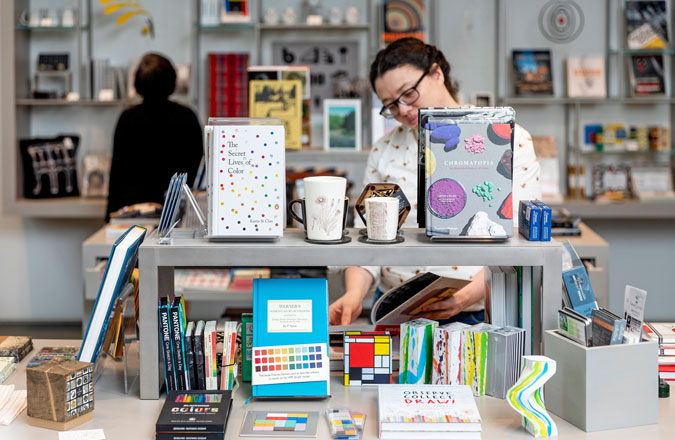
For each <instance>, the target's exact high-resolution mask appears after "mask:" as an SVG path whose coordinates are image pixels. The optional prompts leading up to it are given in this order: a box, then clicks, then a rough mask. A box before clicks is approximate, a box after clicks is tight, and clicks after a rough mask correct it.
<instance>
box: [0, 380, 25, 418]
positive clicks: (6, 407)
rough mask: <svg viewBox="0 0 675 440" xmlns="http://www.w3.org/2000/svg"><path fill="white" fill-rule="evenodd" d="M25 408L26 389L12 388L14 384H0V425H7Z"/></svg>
mask: <svg viewBox="0 0 675 440" xmlns="http://www.w3.org/2000/svg"><path fill="white" fill-rule="evenodd" d="M24 409H26V390H16V391H15V390H14V385H0V425H9V424H10V423H12V420H14V419H15V418H16V416H18V415H19V414H20V413H21V411H23V410H24Z"/></svg>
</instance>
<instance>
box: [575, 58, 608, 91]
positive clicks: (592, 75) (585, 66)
mask: <svg viewBox="0 0 675 440" xmlns="http://www.w3.org/2000/svg"><path fill="white" fill-rule="evenodd" d="M567 96H569V97H570V98H605V97H606V96H607V83H606V79H605V59H604V58H603V57H569V58H567Z"/></svg>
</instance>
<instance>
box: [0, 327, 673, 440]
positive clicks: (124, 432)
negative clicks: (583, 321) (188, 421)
mask: <svg viewBox="0 0 675 440" xmlns="http://www.w3.org/2000/svg"><path fill="white" fill-rule="evenodd" d="M33 342H34V345H35V349H34V350H33V351H32V352H31V353H29V355H28V356H27V357H26V358H25V359H24V360H22V361H21V363H20V364H19V365H18V366H17V370H16V371H15V372H14V373H13V374H12V375H11V376H10V378H9V380H8V381H7V382H6V383H8V384H14V385H15V386H16V387H17V389H25V388H26V374H25V368H26V363H27V362H28V359H30V358H31V357H32V356H34V355H35V354H36V353H37V351H38V350H39V349H40V348H41V347H44V346H64V345H74V346H79V345H80V342H81V341H78V340H46V339H43V340H34V341H33ZM134 345H136V346H137V344H132V350H130V356H131V358H130V359H131V360H130V365H131V369H132V371H136V372H137V371H138V358H137V356H138V351H137V347H134ZM121 372H122V363H121V362H115V361H112V360H111V359H107V360H105V371H104V373H103V375H102V376H101V378H100V379H99V381H98V382H96V385H95V409H94V417H93V420H91V421H89V422H86V423H84V424H82V425H80V426H78V427H77V428H75V429H76V430H84V429H103V431H104V433H105V436H106V439H108V440H117V439H122V440H130V439H134V440H136V439H148V440H150V439H154V434H155V422H156V420H157V417H158V416H159V412H160V410H161V408H162V405H163V403H164V398H163V397H162V398H160V400H141V399H139V387H138V385H139V382H138V380H136V381H135V383H134V385H133V386H132V387H131V391H130V393H129V394H124V387H123V382H122V374H121ZM250 391H251V387H250V385H249V384H244V385H243V386H242V387H241V388H240V389H239V390H238V391H237V393H236V394H235V401H234V403H233V406H232V413H231V414H230V419H229V422H228V426H227V428H228V429H227V433H226V435H225V438H226V439H239V438H240V437H239V430H240V428H241V423H242V421H243V417H244V414H245V412H246V411H247V410H251V411H253V410H255V411H265V410H281V411H293V410H307V411H319V412H320V413H322V415H321V418H322V419H323V420H320V421H319V431H318V435H317V438H319V439H330V435H329V431H328V425H327V423H326V421H325V417H324V416H323V411H324V409H326V408H340V407H348V408H351V409H353V410H356V411H361V412H363V413H365V414H367V417H366V425H365V431H364V436H363V438H364V440H367V439H377V436H378V433H377V389H376V388H371V387H363V388H346V387H344V385H342V375H341V374H340V373H333V376H332V382H331V394H332V398H331V399H327V400H323V401H303V402H289V401H276V402H265V401H254V400H251V401H250V402H248V404H246V400H247V399H248V397H249V396H250ZM476 403H477V405H478V409H479V411H480V414H481V417H482V429H483V433H482V438H483V439H531V438H532V436H531V435H530V434H529V433H528V432H526V431H525V430H524V429H523V428H521V426H520V418H519V417H518V415H517V413H516V412H515V411H513V410H512V409H511V408H510V407H509V406H508V404H507V403H506V401H504V400H500V399H495V398H493V397H488V396H484V397H479V398H477V399H476ZM626 404H627V405H629V404H630V396H627V397H626ZM553 418H554V420H555V421H556V423H557V424H558V433H559V438H563V439H568V438H571V439H593V440H605V439H607V440H609V439H612V440H615V439H619V440H621V439H626V440H628V439H631V440H634V439H672V438H673V432H675V397H670V398H668V399H659V424H658V425H649V426H640V427H634V428H627V429H620V430H611V431H601V432H595V433H585V432H583V431H581V430H579V429H577V428H576V427H575V426H573V425H570V424H569V423H567V422H565V421H564V420H562V419H560V418H559V417H557V416H555V415H554V416H553ZM57 438H58V435H57V432H55V431H51V430H48V429H43V428H37V427H34V426H30V425H28V421H27V416H26V412H25V411H24V412H23V413H22V414H20V415H19V416H18V417H17V418H16V419H15V420H14V421H13V422H12V423H11V424H10V425H9V426H0V439H3V440H4V439H8V440H9V439H21V440H48V439H57Z"/></svg>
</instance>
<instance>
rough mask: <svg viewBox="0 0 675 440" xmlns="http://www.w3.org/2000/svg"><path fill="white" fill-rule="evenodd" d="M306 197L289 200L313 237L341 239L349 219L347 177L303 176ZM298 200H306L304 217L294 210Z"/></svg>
mask: <svg viewBox="0 0 675 440" xmlns="http://www.w3.org/2000/svg"><path fill="white" fill-rule="evenodd" d="M303 184H304V188H305V197H304V199H296V200H293V201H291V202H290V203H289V204H288V208H289V212H290V214H291V216H292V217H293V218H295V219H296V220H297V221H299V222H300V223H302V224H303V225H304V226H305V231H306V232H307V238H309V239H310V240H321V241H327V240H340V239H342V231H343V230H344V224H345V220H346V205H345V203H346V201H347V198H346V193H347V179H345V178H344V177H336V176H313V177H306V178H304V179H303ZM296 203H301V204H302V212H303V217H302V218H299V217H298V216H297V215H296V214H295V212H294V211H293V206H294V205H295V204H296Z"/></svg>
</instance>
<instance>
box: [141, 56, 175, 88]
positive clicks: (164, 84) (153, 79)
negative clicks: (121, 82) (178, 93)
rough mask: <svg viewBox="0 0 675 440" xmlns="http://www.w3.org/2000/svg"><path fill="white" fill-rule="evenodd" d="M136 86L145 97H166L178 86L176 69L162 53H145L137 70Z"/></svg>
mask: <svg viewBox="0 0 675 440" xmlns="http://www.w3.org/2000/svg"><path fill="white" fill-rule="evenodd" d="M134 87H135V88H136V91H137V92H138V94H140V95H141V96H143V98H146V99H147V98H150V99H166V98H168V97H169V95H171V94H172V93H173V91H174V89H175V88H176V70H174V68H173V66H172V65H171V61H169V60H168V59H166V58H165V57H163V56H162V55H159V54H156V53H148V54H145V55H144V56H143V58H141V62H140V63H139V65H138V69H137V70H136V78H135V79H134Z"/></svg>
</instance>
